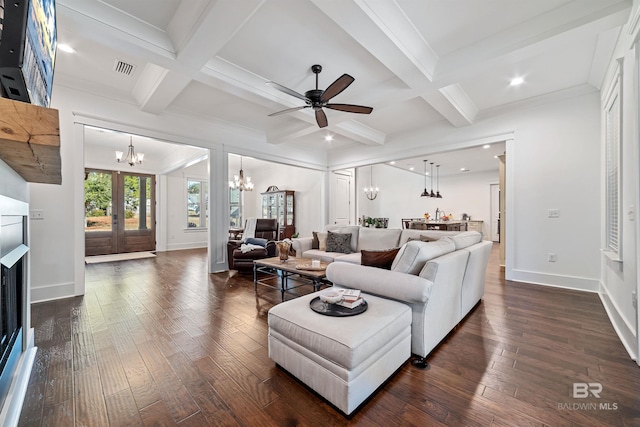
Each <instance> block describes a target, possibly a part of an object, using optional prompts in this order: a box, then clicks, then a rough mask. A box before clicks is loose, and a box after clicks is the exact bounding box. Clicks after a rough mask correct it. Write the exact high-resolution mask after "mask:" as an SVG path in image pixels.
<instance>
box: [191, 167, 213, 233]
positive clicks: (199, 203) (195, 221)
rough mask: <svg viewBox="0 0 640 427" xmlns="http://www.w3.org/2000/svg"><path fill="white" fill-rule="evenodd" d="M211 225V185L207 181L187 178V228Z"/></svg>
mask: <svg viewBox="0 0 640 427" xmlns="http://www.w3.org/2000/svg"><path fill="white" fill-rule="evenodd" d="M208 225H209V186H208V184H207V181H202V180H199V179H193V178H188V179H187V228H206V227H207V226H208Z"/></svg>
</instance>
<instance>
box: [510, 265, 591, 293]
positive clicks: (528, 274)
mask: <svg viewBox="0 0 640 427" xmlns="http://www.w3.org/2000/svg"><path fill="white" fill-rule="evenodd" d="M508 280H512V281H514V282H525V283H532V284H534V285H542V286H551V287H554V288H562V289H570V290H575V291H583V292H598V290H599V285H600V281H599V280H598V279H590V278H588V277H575V276H564V275H560V274H547V273H539V272H536V271H526V270H516V269H513V270H511V278H510V279H508Z"/></svg>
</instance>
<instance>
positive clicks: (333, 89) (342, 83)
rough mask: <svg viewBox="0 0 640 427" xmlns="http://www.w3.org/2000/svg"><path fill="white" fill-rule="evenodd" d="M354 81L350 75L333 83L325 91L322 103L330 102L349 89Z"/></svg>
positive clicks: (344, 75) (343, 76) (345, 75)
mask: <svg viewBox="0 0 640 427" xmlns="http://www.w3.org/2000/svg"><path fill="white" fill-rule="evenodd" d="M354 80H355V79H354V78H353V77H351V76H350V75H349V74H343V75H342V76H340V77H338V79H337V80H336V81H335V82H333V83H331V84H330V85H329V87H328V88H327V89H326V90H325V91H324V93H323V94H322V96H321V97H320V101H322V102H327V101H328V100H330V99H331V98H333V97H334V96H336V95H337V94H339V93H340V92H342V91H343V90H345V89H346V88H348V87H349V85H350V84H351V83H353V81H354Z"/></svg>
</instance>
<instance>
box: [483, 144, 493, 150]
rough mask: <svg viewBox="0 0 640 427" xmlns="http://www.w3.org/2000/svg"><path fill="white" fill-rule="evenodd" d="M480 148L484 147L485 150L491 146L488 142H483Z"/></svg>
mask: <svg viewBox="0 0 640 427" xmlns="http://www.w3.org/2000/svg"><path fill="white" fill-rule="evenodd" d="M482 148H484V149H485V150H486V149H487V148H491V146H490V145H489V144H485V145H483V146H482Z"/></svg>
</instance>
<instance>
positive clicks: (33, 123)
mask: <svg viewBox="0 0 640 427" xmlns="http://www.w3.org/2000/svg"><path fill="white" fill-rule="evenodd" d="M0 159H2V160H3V161H4V162H5V163H6V164H8V165H9V166H10V167H11V168H13V169H14V170H15V171H16V172H17V173H18V174H19V175H20V176H22V177H23V178H24V179H25V180H26V181H28V182H39V183H43V184H61V183H62V171H61V161H60V121H59V118H58V110H54V109H53V108H43V107H39V106H37V105H32V104H27V103H25V102H19V101H13V100H10V99H6V98H0Z"/></svg>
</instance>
